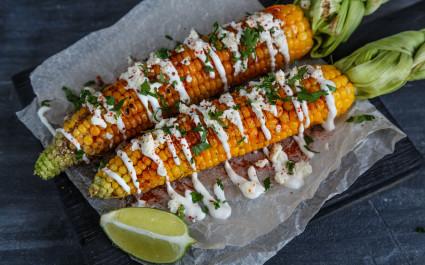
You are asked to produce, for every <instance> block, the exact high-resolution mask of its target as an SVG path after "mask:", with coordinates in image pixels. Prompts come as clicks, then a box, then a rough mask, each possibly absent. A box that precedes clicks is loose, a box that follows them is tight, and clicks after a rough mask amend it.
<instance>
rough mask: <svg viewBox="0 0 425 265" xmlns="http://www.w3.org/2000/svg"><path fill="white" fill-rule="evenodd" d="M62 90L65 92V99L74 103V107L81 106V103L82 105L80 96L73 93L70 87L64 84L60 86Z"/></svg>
mask: <svg viewBox="0 0 425 265" xmlns="http://www.w3.org/2000/svg"><path fill="white" fill-rule="evenodd" d="M62 90H63V91H64V92H65V96H66V99H67V100H68V101H69V102H71V103H72V104H74V107H75V108H76V109H79V108H80V107H81V105H82V103H81V100H80V97H79V96H77V95H75V94H74V93H73V92H72V90H71V89H70V88H68V87H66V86H63V87H62Z"/></svg>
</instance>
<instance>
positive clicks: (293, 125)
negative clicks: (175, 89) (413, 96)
mask: <svg viewBox="0 0 425 265" xmlns="http://www.w3.org/2000/svg"><path fill="white" fill-rule="evenodd" d="M321 69H322V73H323V75H324V77H325V78H326V79H328V80H330V81H332V82H334V83H335V86H336V89H335V91H334V92H332V93H333V96H334V98H335V103H336V104H335V105H336V108H337V114H338V115H341V114H343V113H345V112H346V111H347V110H348V108H349V107H350V106H351V105H352V104H353V102H354V99H355V97H354V94H355V89H354V86H353V85H352V84H351V83H350V82H348V81H347V82H337V80H343V79H344V78H345V77H344V76H343V75H342V74H341V73H340V72H339V71H338V70H337V69H336V68H335V67H333V66H329V65H325V66H322V67H321ZM302 84H303V85H304V87H306V90H307V91H308V92H309V93H312V92H314V91H318V90H320V89H321V88H320V84H319V83H318V82H316V80H314V79H313V78H312V77H307V79H304V80H302ZM308 84H309V85H308ZM274 89H280V90H282V91H283V89H282V88H274ZM232 97H233V99H234V101H235V102H244V103H240V104H241V106H240V108H239V110H238V112H239V114H240V117H241V119H242V121H243V124H244V133H245V135H246V136H248V141H247V142H244V141H240V140H241V134H240V132H239V130H238V128H237V127H236V126H233V125H232V124H231V125H230V126H223V127H222V128H223V129H224V130H225V132H226V134H227V136H228V138H229V139H228V141H227V142H226V143H227V144H228V146H229V147H230V152H231V155H232V157H235V156H241V155H244V154H247V153H248V152H252V151H254V150H257V149H260V148H263V147H265V146H267V145H269V144H271V143H276V142H279V141H281V140H284V139H285V138H287V137H289V136H293V135H296V134H298V130H299V127H300V125H301V122H300V121H299V119H298V117H297V114H296V113H295V109H294V108H293V107H292V108H285V105H286V104H287V101H285V100H280V99H279V100H276V107H277V109H278V113H279V115H278V116H274V115H272V114H271V113H269V112H267V111H265V110H263V111H262V112H263V115H264V116H265V119H266V120H265V123H266V124H267V125H268V129H269V131H270V134H271V138H270V139H266V136H265V133H264V130H263V128H262V125H261V122H259V121H258V120H259V119H258V118H257V116H256V114H255V113H254V110H253V105H251V103H249V102H248V100H247V98H246V97H245V96H242V95H241V94H240V93H239V92H234V93H232ZM264 99H265V97H264ZM211 104H212V105H214V106H215V108H216V109H218V110H221V111H225V110H226V109H228V107H227V106H225V105H224V104H222V103H220V102H219V100H213V101H211ZM205 105H208V104H203V105H201V106H205ZM197 108H199V107H197ZM308 108H309V116H310V118H311V124H310V126H313V125H316V124H322V123H324V122H325V121H326V119H327V115H328V112H329V111H328V107H327V103H326V99H325V97H324V96H321V97H320V98H318V99H316V100H314V101H312V102H310V103H309V104H308ZM200 117H201V119H202V120H203V122H205V116H202V115H201V116H200ZM202 117H203V118H202ZM222 122H223V123H224V124H226V125H227V124H230V123H229V121H228V120H225V119H224V120H222ZM174 126H179V127H180V128H186V129H187V131H188V132H189V133H187V135H186V136H185V137H184V138H185V139H186V140H187V142H188V143H190V147H191V152H192V155H193V156H194V160H195V162H196V170H197V171H200V170H204V169H208V168H211V167H213V166H216V165H218V164H220V163H222V162H224V161H225V160H226V159H227V156H226V152H225V149H224V145H223V143H222V142H221V140H220V138H219V137H218V135H217V134H216V132H215V131H214V130H212V129H211V128H209V129H208V130H207V131H208V134H207V140H208V143H209V145H210V147H209V148H207V149H205V150H202V151H201V152H196V153H195V152H194V146H196V145H198V144H199V143H200V141H201V139H200V137H199V134H193V133H191V132H192V130H193V129H194V128H195V127H196V124H195V123H194V121H192V119H191V118H190V116H189V115H187V114H180V115H179V116H178V118H177V122H176V123H174ZM276 126H280V132H276V130H275V128H276ZM172 137H174V136H172ZM175 141H178V139H177V138H176V139H175ZM175 148H176V151H177V154H178V156H179V157H180V158H181V164H180V165H176V164H175V163H174V160H173V159H172V158H171V157H169V156H166V157H165V156H164V157H163V158H164V159H163V160H162V161H163V163H164V165H165V166H164V167H165V168H167V175H168V177H169V178H170V180H171V181H173V180H176V179H180V178H182V177H185V176H188V175H190V174H191V173H193V172H194V170H193V169H192V168H191V166H190V163H189V161H188V160H187V159H185V158H184V156H183V155H182V153H183V149H182V147H181V145H175ZM123 150H124V151H125V152H126V153H127V154H128V155H129V156H133V153H134V152H139V151H132V149H131V145H127V146H125V147H124V148H123ZM168 152H169V151H168V147H167V144H164V143H162V144H159V145H158V146H156V149H155V153H156V154H157V155H158V156H160V157H162V156H161V153H168ZM134 162H135V163H134V164H135V167H136V172H138V173H137V178H138V180H139V183H140V187H139V188H141V189H142V190H143V191H145V192H146V191H149V190H150V189H152V188H155V187H157V186H158V185H163V184H164V181H165V180H164V177H163V176H160V175H158V173H157V168H158V164H157V163H155V162H152V160H151V159H150V158H148V157H146V156H145V155H143V154H142V155H141V156H140V157H139V158H138V159H137V161H134ZM140 162H141V163H140ZM117 163H118V161H117V159H111V160H110V162H109V163H108V164H107V167H109V168H111V169H112V168H117V166H118V164H117ZM142 165H143V167H142ZM107 177H108V176H106V175H105V173H104V172H103V171H98V173H97V174H96V176H95V178H94V182H93V184H92V185H91V187H90V194H91V195H92V196H97V197H101V198H110V197H120V196H121V195H122V193H119V192H118V190H119V189H118V190H116V189H114V190H113V191H112V192H111V193H101V192H99V190H100V189H99V187H100V186H102V183H103V182H105V181H104V180H103V179H105V178H107ZM126 183H127V185H129V186H130V187H132V185H133V183H132V182H131V181H126Z"/></svg>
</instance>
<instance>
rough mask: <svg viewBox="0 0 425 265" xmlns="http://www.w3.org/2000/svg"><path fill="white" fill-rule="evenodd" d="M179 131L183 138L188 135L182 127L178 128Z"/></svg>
mask: <svg viewBox="0 0 425 265" xmlns="http://www.w3.org/2000/svg"><path fill="white" fill-rule="evenodd" d="M177 130H179V132H180V134H181V136H183V137H184V136H185V135H186V134H187V132H186V130H185V129H182V128H180V127H177Z"/></svg>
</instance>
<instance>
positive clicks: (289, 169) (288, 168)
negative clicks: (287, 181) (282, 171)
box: [285, 160, 295, 175]
mask: <svg viewBox="0 0 425 265" xmlns="http://www.w3.org/2000/svg"><path fill="white" fill-rule="evenodd" d="M285 167H286V171H287V172H288V175H294V168H295V162H294V161H292V160H288V161H286V165H285Z"/></svg>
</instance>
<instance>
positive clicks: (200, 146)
mask: <svg viewBox="0 0 425 265" xmlns="http://www.w3.org/2000/svg"><path fill="white" fill-rule="evenodd" d="M210 147H211V145H210V144H209V143H207V142H201V143H199V144H197V145H194V146H192V151H193V153H195V155H199V154H200V153H202V151H204V150H206V149H208V148H210Z"/></svg>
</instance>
